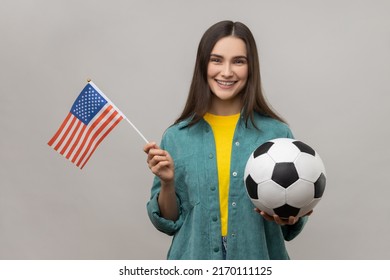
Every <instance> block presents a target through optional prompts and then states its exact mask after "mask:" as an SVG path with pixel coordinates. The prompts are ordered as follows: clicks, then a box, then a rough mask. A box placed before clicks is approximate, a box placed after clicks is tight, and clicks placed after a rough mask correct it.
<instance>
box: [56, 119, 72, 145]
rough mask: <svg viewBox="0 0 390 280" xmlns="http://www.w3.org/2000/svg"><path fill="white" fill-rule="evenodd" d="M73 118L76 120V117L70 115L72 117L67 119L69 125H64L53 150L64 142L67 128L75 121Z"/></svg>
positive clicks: (67, 131)
mask: <svg viewBox="0 0 390 280" xmlns="http://www.w3.org/2000/svg"><path fill="white" fill-rule="evenodd" d="M75 120H76V118H75V117H74V116H72V118H70V119H69V121H68V123H69V125H67V126H64V129H63V134H62V136H61V138H60V141H59V142H58V143H57V145H56V146H55V147H54V150H56V151H57V150H58V149H59V148H60V147H61V145H62V143H63V142H64V140H65V138H66V136H67V135H68V133H69V130H70V129H71V127H72V125H73V123H74V122H75Z"/></svg>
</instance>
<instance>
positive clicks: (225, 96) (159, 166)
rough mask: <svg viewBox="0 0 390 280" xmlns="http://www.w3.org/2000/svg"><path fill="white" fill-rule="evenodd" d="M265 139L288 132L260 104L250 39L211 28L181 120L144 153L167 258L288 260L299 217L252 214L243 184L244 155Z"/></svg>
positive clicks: (243, 32)
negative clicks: (169, 242) (165, 238)
mask: <svg viewBox="0 0 390 280" xmlns="http://www.w3.org/2000/svg"><path fill="white" fill-rule="evenodd" d="M249 120H250V121H249ZM272 138H292V133H291V131H290V129H289V128H288V126H287V125H286V124H285V123H284V122H283V121H282V119H281V118H280V117H278V115H277V114H276V113H275V112H273V111H272V110H271V108H270V106H268V104H267V103H266V102H265V98H264V96H263V93H262V91H261V83H260V68H259V61H258V54H257V48H256V44H255V40H254V38H253V36H252V33H251V32H250V30H249V29H248V27H246V26H245V25H244V24H242V23H240V22H232V21H222V22H219V23H216V24H215V25H213V26H211V27H210V28H209V29H208V30H207V31H206V32H205V34H204V35H203V37H202V39H201V41H200V43H199V47H198V53H197V58H196V62H195V70H194V75H193V78H192V83H191V87H190V91H189V95H188V99H187V102H186V105H185V107H184V110H183V112H182V114H181V116H180V117H179V118H178V119H177V120H176V122H175V123H174V124H173V125H172V126H170V127H169V128H168V129H167V130H166V132H165V134H164V136H163V139H162V142H161V145H160V146H158V145H157V144H156V143H153V142H152V143H149V144H147V145H146V146H145V147H144V151H145V153H147V162H148V166H149V168H150V170H151V171H152V172H153V174H155V178H154V182H153V186H152V191H151V198H150V201H149V202H148V205H147V209H148V214H149V217H150V220H151V221H152V223H153V225H154V226H155V227H156V228H157V229H158V230H160V231H162V232H164V233H166V234H169V235H174V238H173V240H172V245H171V248H170V250H169V253H168V258H169V259H288V258H289V256H288V253H287V250H286V247H285V244H284V240H291V239H293V238H294V237H295V236H297V235H298V234H299V233H300V231H301V230H302V229H303V226H304V225H305V223H306V221H307V217H301V218H297V217H289V219H286V220H282V219H281V218H280V217H278V216H277V215H274V216H269V215H267V214H265V213H264V212H263V211H261V209H256V211H254V209H253V208H254V206H253V204H252V202H251V201H250V199H249V198H248V196H247V194H246V190H245V187H244V180H243V175H244V169H245V165H246V162H247V159H248V157H249V155H250V154H251V153H252V152H253V150H254V148H255V147H257V146H259V145H261V144H263V143H264V142H266V141H268V140H270V139H272ZM259 214H260V215H259ZM249 241H250V242H249Z"/></svg>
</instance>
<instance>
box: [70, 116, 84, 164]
mask: <svg viewBox="0 0 390 280" xmlns="http://www.w3.org/2000/svg"><path fill="white" fill-rule="evenodd" d="M80 123H81V122H80ZM86 128H87V126H86V125H84V124H83V123H82V124H81V131H80V132H79V133H78V135H77V139H76V141H74V143H73V145H72V147H71V148H70V150H69V152H68V153H67V155H66V158H67V159H69V158H70V156H71V155H72V154H73V151H74V150H75V149H76V147H77V144H78V143H79V142H80V139H81V136H82V135H83V133H84V130H85V129H86Z"/></svg>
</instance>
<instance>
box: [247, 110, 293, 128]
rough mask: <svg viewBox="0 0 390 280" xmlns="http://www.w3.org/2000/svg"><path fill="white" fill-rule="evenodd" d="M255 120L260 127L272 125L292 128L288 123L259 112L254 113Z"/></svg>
mask: <svg viewBox="0 0 390 280" xmlns="http://www.w3.org/2000/svg"><path fill="white" fill-rule="evenodd" d="M254 122H255V125H256V126H257V127H259V128H261V127H262V126H272V127H275V128H280V129H287V130H290V128H289V126H288V124H286V123H284V122H282V121H280V120H277V119H274V118H271V117H269V116H265V115H263V114H260V113H257V112H256V113H254Z"/></svg>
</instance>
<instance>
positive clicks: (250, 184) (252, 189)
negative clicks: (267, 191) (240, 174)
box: [245, 175, 259, 199]
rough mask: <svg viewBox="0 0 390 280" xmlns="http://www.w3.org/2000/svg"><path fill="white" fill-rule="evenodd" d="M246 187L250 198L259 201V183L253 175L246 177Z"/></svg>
mask: <svg viewBox="0 0 390 280" xmlns="http://www.w3.org/2000/svg"><path fill="white" fill-rule="evenodd" d="M245 186H246V189H247V191H248V195H249V197H250V198H252V199H259V196H258V195H257V183H256V182H255V181H254V180H253V179H252V177H251V175H248V177H246V179H245Z"/></svg>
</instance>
